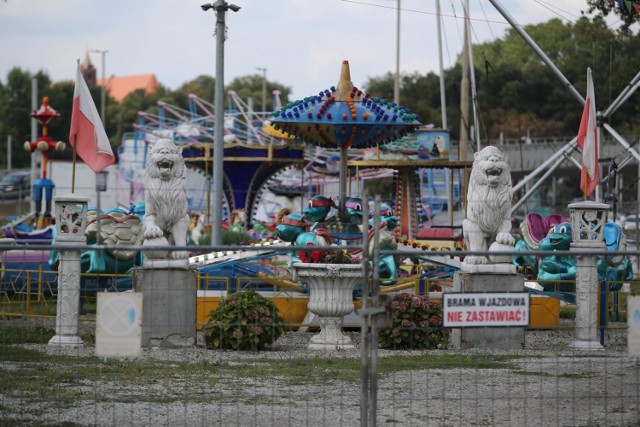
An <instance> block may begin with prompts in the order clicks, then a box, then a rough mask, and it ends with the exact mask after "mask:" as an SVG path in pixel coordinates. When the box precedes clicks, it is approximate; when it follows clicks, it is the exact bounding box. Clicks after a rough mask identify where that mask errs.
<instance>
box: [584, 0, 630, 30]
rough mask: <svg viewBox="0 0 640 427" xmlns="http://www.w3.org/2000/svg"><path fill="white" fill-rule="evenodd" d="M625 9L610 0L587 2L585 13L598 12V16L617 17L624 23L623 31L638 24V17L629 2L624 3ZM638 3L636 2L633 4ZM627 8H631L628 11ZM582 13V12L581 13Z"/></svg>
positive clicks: (589, 0)
mask: <svg viewBox="0 0 640 427" xmlns="http://www.w3.org/2000/svg"><path fill="white" fill-rule="evenodd" d="M624 3H625V7H621V6H620V3H618V2H617V1H611V0H587V5H589V8H588V9H587V13H593V12H595V11H598V12H599V14H600V16H607V15H609V13H613V14H615V15H616V16H618V17H619V18H620V19H621V20H622V22H624V27H625V29H626V28H628V27H629V26H630V25H631V24H633V23H638V22H640V15H638V14H637V13H636V10H635V9H634V7H633V4H632V3H631V2H624ZM635 3H636V4H637V3H638V2H637V1H636V2H635ZM629 7H631V8H630V9H629ZM583 13H584V12H583Z"/></svg>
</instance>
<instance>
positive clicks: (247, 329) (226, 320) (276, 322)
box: [204, 291, 285, 351]
mask: <svg viewBox="0 0 640 427" xmlns="http://www.w3.org/2000/svg"><path fill="white" fill-rule="evenodd" d="M284 324H285V321H284V318H282V317H281V316H280V315H279V314H278V307H276V305H275V304H274V303H273V302H272V301H271V300H269V299H267V298H265V297H263V296H261V295H259V294H257V293H256V292H254V291H240V292H238V293H235V294H233V295H231V296H229V297H227V298H225V299H223V300H222V301H220V305H218V307H217V308H215V309H213V310H211V312H210V313H209V323H207V324H206V325H205V326H204V332H205V341H206V343H207V347H209V348H220V349H231V350H252V351H257V350H261V349H263V348H264V347H265V346H266V345H268V344H273V343H274V342H275V341H276V340H277V339H278V338H279V337H280V336H281V335H282V334H283V333H284V331H285V327H284Z"/></svg>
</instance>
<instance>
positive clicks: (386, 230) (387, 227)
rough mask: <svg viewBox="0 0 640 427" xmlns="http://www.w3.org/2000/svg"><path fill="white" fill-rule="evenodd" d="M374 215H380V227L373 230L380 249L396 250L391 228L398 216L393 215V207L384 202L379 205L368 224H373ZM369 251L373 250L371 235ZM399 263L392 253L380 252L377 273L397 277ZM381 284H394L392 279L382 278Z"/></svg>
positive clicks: (390, 277)
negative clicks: (376, 235)
mask: <svg viewBox="0 0 640 427" xmlns="http://www.w3.org/2000/svg"><path fill="white" fill-rule="evenodd" d="M375 215H378V216H379V217H380V221H379V223H380V228H379V229H378V230H377V231H374V232H375V233H377V234H378V244H379V245H380V249H381V250H391V251H393V250H397V249H398V243H397V242H396V239H395V236H394V235H393V229H394V228H396V226H397V224H398V218H397V217H396V216H395V215H394V213H393V209H391V207H390V206H389V205H387V204H385V203H383V204H382V205H380V210H379V211H378V212H377V213H376V212H373V213H372V215H371V216H370V219H369V225H370V226H371V227H373V226H374V223H375ZM370 239H371V240H370V243H369V252H371V251H372V250H373V236H372V237H370ZM399 263H400V260H399V256H397V255H393V254H382V255H381V256H380V262H379V264H378V266H379V273H380V278H382V279H397V278H398V265H399ZM381 283H382V284H383V285H389V284H395V282H394V280H386V281H385V280H383V281H382V282H381Z"/></svg>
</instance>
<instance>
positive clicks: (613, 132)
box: [602, 123, 640, 162]
mask: <svg viewBox="0 0 640 427" xmlns="http://www.w3.org/2000/svg"><path fill="white" fill-rule="evenodd" d="M602 127H603V128H604V129H605V130H606V131H607V132H609V134H610V135H611V136H612V137H613V138H614V139H615V140H616V141H618V142H619V143H620V145H622V146H623V147H624V148H626V150H627V151H628V152H629V153H630V154H631V155H632V156H633V157H635V159H636V160H637V161H638V162H640V153H638V152H637V151H636V149H635V148H633V147H632V146H631V144H629V143H628V142H627V140H626V139H624V137H623V136H622V135H620V134H619V133H618V132H616V130H615V129H614V128H612V127H611V125H610V124H608V123H603V124H602Z"/></svg>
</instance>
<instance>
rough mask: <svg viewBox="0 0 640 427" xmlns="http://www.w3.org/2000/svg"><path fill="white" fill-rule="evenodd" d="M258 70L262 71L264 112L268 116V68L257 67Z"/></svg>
mask: <svg viewBox="0 0 640 427" xmlns="http://www.w3.org/2000/svg"><path fill="white" fill-rule="evenodd" d="M256 70H258V71H262V113H263V114H264V116H265V118H266V117H267V69H266V68H260V67H256Z"/></svg>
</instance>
